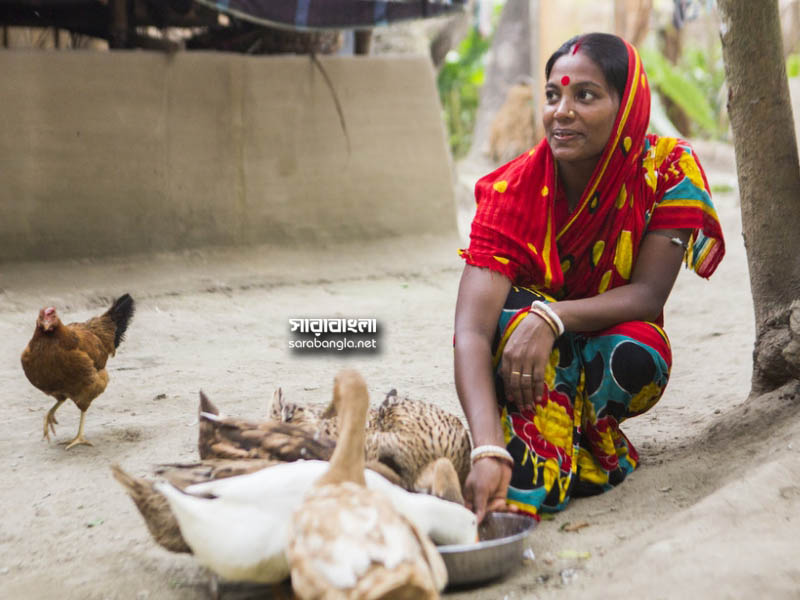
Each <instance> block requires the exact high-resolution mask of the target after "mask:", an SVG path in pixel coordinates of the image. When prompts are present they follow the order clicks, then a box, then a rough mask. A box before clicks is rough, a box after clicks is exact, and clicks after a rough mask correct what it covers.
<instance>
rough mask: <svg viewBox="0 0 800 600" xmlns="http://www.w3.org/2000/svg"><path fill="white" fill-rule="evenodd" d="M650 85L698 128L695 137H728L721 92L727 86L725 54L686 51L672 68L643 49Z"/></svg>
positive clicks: (655, 53)
mask: <svg viewBox="0 0 800 600" xmlns="http://www.w3.org/2000/svg"><path fill="white" fill-rule="evenodd" d="M640 54H641V56H642V61H643V62H644V65H645V70H646V71H647V77H648V79H649V80H650V85H651V86H652V87H653V88H655V89H657V90H658V91H659V92H661V93H662V94H663V95H664V96H665V97H667V98H669V99H670V100H672V101H673V102H674V103H675V104H676V105H678V106H679V107H680V108H681V109H682V110H683V111H684V112H685V113H686V115H687V116H688V117H689V119H691V121H692V123H693V124H694V125H695V126H696V127H697V129H698V132H697V133H695V135H697V134H698V133H699V134H702V135H705V136H708V137H712V138H722V137H724V136H725V135H726V133H727V122H726V117H725V106H724V103H723V98H721V97H720V90H721V89H722V87H723V84H724V82H725V69H724V64H723V62H722V53H721V50H720V51H719V52H717V51H713V52H711V53H709V52H708V49H701V48H699V47H690V48H687V49H686V50H685V51H684V52H683V54H682V56H681V58H680V60H679V61H678V64H676V65H673V64H672V63H670V62H669V61H668V60H667V59H666V57H664V55H663V54H661V52H659V51H658V50H655V49H653V48H652V47H645V48H641V49H640Z"/></svg>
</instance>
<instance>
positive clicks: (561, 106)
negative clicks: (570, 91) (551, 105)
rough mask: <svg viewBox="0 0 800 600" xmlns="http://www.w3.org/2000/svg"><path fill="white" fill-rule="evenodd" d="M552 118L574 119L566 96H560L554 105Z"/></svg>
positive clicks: (573, 113)
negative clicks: (554, 109) (554, 110)
mask: <svg viewBox="0 0 800 600" xmlns="http://www.w3.org/2000/svg"><path fill="white" fill-rule="evenodd" d="M553 116H554V117H555V118H556V119H572V118H574V117H575V111H574V110H572V105H571V102H570V101H569V98H567V96H566V95H564V96H561V99H560V100H559V101H558V104H556V112H555V114H554V115H553Z"/></svg>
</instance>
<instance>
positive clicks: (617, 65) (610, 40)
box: [544, 33, 628, 101]
mask: <svg viewBox="0 0 800 600" xmlns="http://www.w3.org/2000/svg"><path fill="white" fill-rule="evenodd" d="M575 44H580V47H579V49H580V52H583V53H584V54H585V55H586V56H588V57H589V58H590V59H592V61H594V63H595V64H596V65H597V66H598V67H600V70H601V71H602V72H603V75H604V76H605V78H606V81H607V82H608V85H609V86H611V88H612V89H615V90H617V93H618V94H619V99H620V101H622V97H623V96H624V95H625V84H626V83H627V81H628V48H627V47H626V46H625V42H623V41H622V39H620V38H618V37H617V36H616V35H611V34H610V33H587V34H586V35H576V36H575V37H574V38H571V39H569V40H567V41H566V42H564V43H563V44H562V46H561V47H560V48H559V49H558V50H556V51H555V52H553V54H552V56H551V57H550V58H548V59H547V64H546V65H545V67H544V76H545V78H546V79H549V78H550V71H552V70H553V65H554V64H555V63H556V61H557V60H558V59H559V58H561V57H562V56H564V55H565V54H568V53H569V52H570V51H571V50H572V48H573V46H575Z"/></svg>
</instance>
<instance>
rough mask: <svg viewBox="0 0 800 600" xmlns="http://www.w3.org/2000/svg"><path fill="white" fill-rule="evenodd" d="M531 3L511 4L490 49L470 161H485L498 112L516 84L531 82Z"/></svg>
mask: <svg viewBox="0 0 800 600" xmlns="http://www.w3.org/2000/svg"><path fill="white" fill-rule="evenodd" d="M531 3H532V2H531V0H507V2H506V4H505V6H504V7H503V12H502V13H501V15H500V22H499V23H498V24H497V29H496V31H495V33H494V38H493V39H492V45H491V47H490V48H489V56H488V61H487V65H486V77H485V79H484V83H483V86H482V87H481V92H480V100H479V103H478V113H477V115H476V116H475V128H474V130H473V132H472V146H471V147H470V151H469V157H470V158H471V159H475V158H477V157H484V156H486V153H487V152H488V150H489V148H488V141H489V129H490V127H491V123H492V120H493V119H494V117H495V115H496V114H497V111H498V110H500V107H501V106H502V105H503V103H504V102H505V100H506V95H507V94H508V90H509V89H510V88H511V86H512V85H514V84H515V83H520V82H522V81H528V82H529V81H531V69H532V67H531V52H530V38H531V35H538V32H533V34H532V32H531V31H530V19H529V5H530V4H531Z"/></svg>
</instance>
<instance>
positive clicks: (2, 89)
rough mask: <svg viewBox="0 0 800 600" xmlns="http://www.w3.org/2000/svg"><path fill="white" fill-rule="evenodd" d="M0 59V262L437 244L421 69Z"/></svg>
mask: <svg viewBox="0 0 800 600" xmlns="http://www.w3.org/2000/svg"><path fill="white" fill-rule="evenodd" d="M320 60H321V62H322V65H323V66H324V69H325V71H326V72H327V73H328V76H329V77H330V79H331V81H332V82H333V86H334V88H335V90H336V93H337V95H338V98H339V101H340V103H341V107H342V110H343V114H344V121H345V127H346V129H347V133H348V136H349V149H348V142H347V138H346V137H345V135H344V133H343V131H342V125H341V124H340V119H339V116H338V114H337V111H336V107H335V103H334V100H333V97H332V95H331V91H330V90H329V88H328V86H327V85H326V83H325V80H324V78H323V76H322V75H321V73H320V71H319V70H318V69H317V67H316V66H314V65H313V64H312V63H311V61H310V59H309V58H308V57H300V56H297V57H295V56H282V57H247V56H241V55H230V54H218V53H177V54H175V55H172V56H169V55H165V54H160V53H149V52H141V51H137V52H112V53H100V52H83V51H65V52H41V51H40V52H36V51H6V52H0V73H2V80H3V85H2V86H0V171H1V172H2V179H0V261H10V260H22V259H47V258H55V257H85V256H101V255H105V254H126V253H133V252H148V251H166V250H176V249H182V248H191V247H198V246H205V245H242V244H255V243H269V242H272V243H277V244H284V245H287V244H288V245H291V244H301V245H303V246H308V245H310V244H315V243H324V242H326V241H336V240H344V239H354V238H377V237H385V236H393V235H398V234H403V233H407V232H415V233H431V232H447V233H452V232H454V231H455V207H454V200H453V185H452V181H451V177H452V175H451V166H450V158H449V153H448V150H447V146H446V140H445V133H444V129H443V124H442V120H441V116H440V108H439V102H438V98H437V95H436V89H435V82H434V74H433V70H432V68H431V66H430V64H429V60H428V59H427V58H426V57H330V58H325V57H321V58H320Z"/></svg>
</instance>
